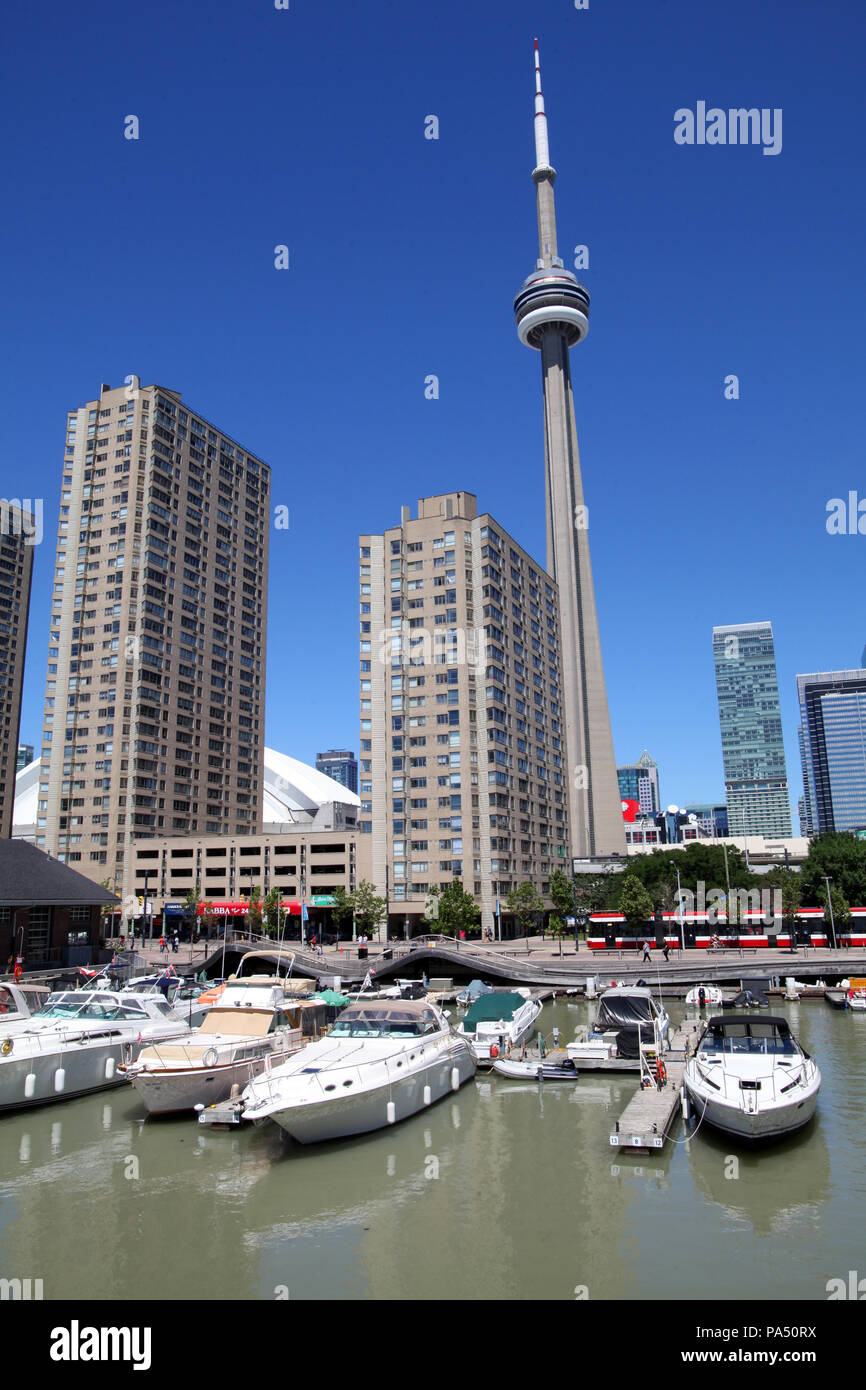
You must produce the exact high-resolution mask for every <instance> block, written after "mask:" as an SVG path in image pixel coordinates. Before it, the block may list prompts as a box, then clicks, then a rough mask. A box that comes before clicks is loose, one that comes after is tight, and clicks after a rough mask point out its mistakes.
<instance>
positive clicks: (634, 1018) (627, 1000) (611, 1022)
mask: <svg viewBox="0 0 866 1390" xmlns="http://www.w3.org/2000/svg"><path fill="white" fill-rule="evenodd" d="M669 1026H670V1018H669V1017H668V1013H667V1010H666V1009H665V1007H664V1005H663V1004H660V1003H659V1002H658V1001H657V1000H656V999H654V998H653V994H652V990H650V989H646V988H644V987H643V986H641V985H616V986H614V987H613V988H611V989H607V990H605V991H604V993H603V994H602V995H601V997H600V998H599V1002H598V1014H597V1015H596V1019H595V1022H594V1023H592V1024H591V1025H590V1026H589V1027H588V1028H583V1029H579V1030H578V1032H577V1035H576V1037H575V1040H574V1042H570V1043H569V1044H568V1046H567V1048H566V1051H567V1053H568V1055H569V1057H570V1058H571V1060H572V1061H573V1062H576V1063H577V1065H578V1067H579V1068H580V1070H581V1071H620V1070H622V1071H640V1044H641V1042H643V1043H644V1045H647V1044H651V1045H654V1046H655V1047H656V1048H657V1049H659V1050H662V1049H663V1048H664V1045H665V1041H666V1038H667V1033H668V1028H669Z"/></svg>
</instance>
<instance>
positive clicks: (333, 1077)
mask: <svg viewBox="0 0 866 1390" xmlns="http://www.w3.org/2000/svg"><path fill="white" fill-rule="evenodd" d="M474 1075H475V1058H474V1056H473V1054H472V1050H471V1048H470V1047H469V1044H468V1042H467V1041H466V1039H465V1038H462V1037H461V1036H460V1035H459V1034H458V1033H456V1032H455V1031H454V1030H453V1029H452V1028H451V1025H450V1024H449V1022H448V1018H447V1015H446V1014H444V1013H442V1012H441V1010H440V1009H438V1008H437V1007H436V1006H435V1004H430V1003H427V1002H424V1001H421V1000H412V999H401V1000H370V1001H369V1002H361V1001H360V1000H359V1001H357V1002H356V1003H354V1004H350V1005H349V1006H348V1008H346V1009H344V1010H343V1012H342V1013H341V1014H340V1016H339V1018H338V1019H337V1021H336V1023H335V1024H334V1026H333V1028H332V1029H331V1031H330V1033H329V1034H328V1035H327V1037H324V1038H322V1039H321V1040H320V1041H319V1042H314V1043H311V1044H310V1045H309V1047H307V1048H305V1049H304V1051H303V1052H301V1053H299V1054H298V1055H296V1056H294V1057H290V1058H289V1059H288V1061H286V1062H283V1063H282V1064H281V1065H280V1066H278V1067H273V1068H269V1067H267V1066H266V1067H265V1070H264V1072H263V1073H262V1075H261V1076H259V1077H257V1078H256V1080H255V1081H252V1082H250V1084H249V1086H247V1088H246V1090H245V1091H244V1093H243V1096H242V1098H241V1099H242V1101H243V1107H244V1108H243V1118H244V1119H245V1120H253V1121H262V1120H268V1119H271V1120H274V1121H276V1123H277V1124H278V1125H279V1126H280V1127H281V1128H282V1129H284V1130H285V1131H286V1133H287V1134H290V1135H291V1136H292V1138H293V1139H297V1140H299V1141H300V1143H302V1144H315V1143H318V1142H320V1141H321V1140H325V1139H342V1138H344V1137H345V1136H346V1135H351V1134H366V1133H368V1132H369V1131H370V1130H374V1129H384V1127H385V1126H386V1125H392V1124H395V1123H396V1122H397V1121H398V1120H405V1119H407V1118H408V1117H409V1116H410V1115H415V1114H417V1113H418V1112H419V1111H420V1110H424V1109H425V1108H426V1107H427V1106H429V1105H432V1104H433V1103H434V1101H437V1100H441V1099H442V1097H443V1096H446V1095H448V1093H449V1092H451V1091H456V1090H458V1089H459V1087H460V1086H462V1085H463V1083H464V1082H465V1081H469V1080H470V1078H471V1077H473V1076H474ZM199 1118H200V1120H201V1119H202V1116H200V1117H199Z"/></svg>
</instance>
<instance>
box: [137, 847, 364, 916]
mask: <svg viewBox="0 0 866 1390" xmlns="http://www.w3.org/2000/svg"><path fill="white" fill-rule="evenodd" d="M358 838H359V836H358V831H357V830H356V829H352V830H346V829H343V830H283V831H280V832H279V833H276V834H273V835H251V836H243V837H235V836H233V835H232V836H223V837H216V836H213V837H209V836H193V835H187V836H167V837H166V838H160V839H154V840H137V841H135V843H134V844H133V846H132V849H131V851H130V854H129V856H128V861H127V864H126V867H125V870H124V876H123V893H122V896H123V897H126V895H127V894H130V893H132V894H135V895H136V896H137V897H143V896H144V893H145V889H147V896H148V899H149V900H150V901H152V903H153V912H154V915H158V914H159V913H161V912H162V910H163V908H164V906H165V904H166V902H173V903H175V904H177V903H180V902H182V901H183V899H184V898H185V897H186V896H187V894H188V893H191V892H193V891H197V892H198V894H199V897H200V898H201V899H202V900H204V901H208V902H212V903H214V904H219V905H226V904H229V903H232V904H236V905H237V904H240V902H241V901H242V900H243V899H245V898H249V896H250V893H251V891H252V889H253V888H256V887H257V888H260V889H261V892H262V895H265V894H267V893H269V892H270V891H271V889H272V888H279V890H280V893H281V894H282V896H283V898H284V899H286V900H287V901H290V902H295V903H297V904H301V903H304V902H306V904H307V907H308V910H309V911H310V914H311V920H316V918H317V917H320V916H322V917H326V916H328V915H329V914H327V913H326V912H325V911H324V910H325V909H327V908H329V907H331V906H332V905H333V903H332V899H333V895H334V891H335V889H337V888H344V889H345V891H346V892H347V893H354V891H355V889H356V888H357V886H358V878H357V859H358Z"/></svg>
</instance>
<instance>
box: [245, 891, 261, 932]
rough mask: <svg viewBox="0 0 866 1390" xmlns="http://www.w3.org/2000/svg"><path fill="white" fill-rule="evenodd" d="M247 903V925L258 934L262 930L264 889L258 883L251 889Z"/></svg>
mask: <svg viewBox="0 0 866 1390" xmlns="http://www.w3.org/2000/svg"><path fill="white" fill-rule="evenodd" d="M247 904H248V905H247V926H248V928H249V930H250V932H251V933H254V934H257V935H258V934H260V933H261V930H262V890H261V887H260V885H259V884H258V883H256V884H255V885H254V886H253V887H252V888H251V889H250V896H249V898H248V899H247Z"/></svg>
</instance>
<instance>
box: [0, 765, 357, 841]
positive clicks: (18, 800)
mask: <svg viewBox="0 0 866 1390" xmlns="http://www.w3.org/2000/svg"><path fill="white" fill-rule="evenodd" d="M38 800H39V759H38V758H37V759H36V760H35V762H32V763H29V764H28V765H27V767H23V768H22V769H21V771H20V772H19V773H18V774H17V776H16V778H15V811H14V816H13V832H12V833H13V834H14V833H15V831H16V830H18V831H22V830H24V828H25V827H29V828H31V829H32V827H33V826H35V824H36V814H37V810H36V808H37V803H38ZM332 801H337V802H341V803H342V804H343V805H344V806H355V807H359V806H360V805H361V799H360V797H358V796H356V795H355V793H354V792H350V791H349V790H348V788H347V787H344V786H343V785H342V783H340V782H335V781H334V779H333V777H328V776H327V775H326V774H325V773H324V772H319V770H318V768H315V767H310V766H309V764H308V763H302V762H300V761H299V760H298V759H297V758H290V757H289V756H288V755H287V754H286V753H278V752H277V751H276V749H274V748H266V749H265V780H264V787H263V789H262V812H263V819H264V823H265V825H277V824H280V823H286V824H289V823H291V822H292V821H294V820H295V819H296V815H295V813H297V812H301V813H302V815H303V816H304V819H306V816H315V814H316V812H317V811H318V809H319V807H320V806H325V805H328V804H329V803H330V802H332ZM304 813H306V815H304Z"/></svg>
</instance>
